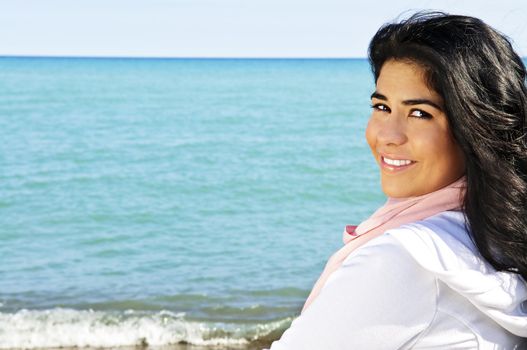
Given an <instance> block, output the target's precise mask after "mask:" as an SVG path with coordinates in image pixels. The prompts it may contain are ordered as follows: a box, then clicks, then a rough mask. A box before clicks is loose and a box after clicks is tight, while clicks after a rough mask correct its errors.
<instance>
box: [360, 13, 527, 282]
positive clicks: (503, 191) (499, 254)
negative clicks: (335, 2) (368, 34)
mask: <svg viewBox="0 0 527 350" xmlns="http://www.w3.org/2000/svg"><path fill="white" fill-rule="evenodd" d="M392 59H393V60H402V61H409V62H412V63H415V64H418V65H419V66H421V67H422V68H423V69H424V70H425V72H426V77H427V83H428V85H429V87H430V88H432V89H433V90H435V91H436V92H437V93H438V94H439V95H441V96H442V98H443V99H444V105H445V112H446V115H447V118H448V121H449V125H450V128H451V130H452V133H453V135H454V138H455V140H456V141H457V143H458V144H459V146H460V147H461V149H462V151H463V153H464V155H465V162H466V178H467V188H466V191H465V196H464V199H463V209H464V213H465V217H466V218H467V226H468V227H467V229H468V231H469V232H470V235H471V238H472V240H473V242H474V244H475V245H476V247H477V249H478V251H479V253H480V254H481V255H482V256H483V257H484V258H485V259H486V260H487V261H488V262H489V263H490V264H491V265H492V266H493V267H494V268H495V269H496V270H498V271H510V272H514V273H518V274H519V275H521V276H522V277H523V278H524V280H526V281H527V209H526V208H527V88H526V85H525V83H526V82H525V78H526V71H525V65H524V64H523V62H522V60H521V58H520V57H519V56H518V54H516V53H515V52H514V50H513V48H512V45H511V43H510V41H509V40H508V39H507V38H506V37H505V36H504V35H502V34H500V33H499V32H497V31H496V30H495V29H493V28H491V27H490V26H488V25H487V24H485V23H484V22H483V21H481V20H480V19H477V18H473V17H468V16H457V15H449V14H445V13H442V12H420V13H417V14H414V15H413V16H411V17H410V18H408V19H405V20H403V21H401V22H399V23H390V24H386V25H384V26H383V27H381V29H379V31H378V32H377V33H376V34H375V36H374V37H373V39H372V41H371V43H370V46H369V60H370V64H371V68H372V71H373V74H374V77H375V82H377V79H378V77H379V74H380V71H381V68H382V66H383V64H384V63H385V62H386V61H387V60H392Z"/></svg>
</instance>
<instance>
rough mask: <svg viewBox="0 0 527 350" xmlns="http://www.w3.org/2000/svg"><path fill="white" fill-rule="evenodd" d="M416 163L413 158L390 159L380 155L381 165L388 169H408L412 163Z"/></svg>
mask: <svg viewBox="0 0 527 350" xmlns="http://www.w3.org/2000/svg"><path fill="white" fill-rule="evenodd" d="M415 163H417V162H416V161H414V160H410V159H391V158H387V157H384V156H381V166H382V167H383V168H384V169H386V170H389V171H392V172H393V171H401V170H405V169H408V168H409V167H411V166H412V165H414V164H415Z"/></svg>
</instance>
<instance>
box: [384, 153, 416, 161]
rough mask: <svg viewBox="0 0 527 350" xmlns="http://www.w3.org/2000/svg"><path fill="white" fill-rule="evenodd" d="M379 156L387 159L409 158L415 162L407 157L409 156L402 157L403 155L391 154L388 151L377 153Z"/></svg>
mask: <svg viewBox="0 0 527 350" xmlns="http://www.w3.org/2000/svg"><path fill="white" fill-rule="evenodd" d="M379 154H380V156H381V158H388V159H393V160H410V161H412V162H415V160H413V159H411V158H409V157H403V156H396V155H393V154H388V153H379Z"/></svg>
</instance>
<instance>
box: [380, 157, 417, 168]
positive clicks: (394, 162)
mask: <svg viewBox="0 0 527 350" xmlns="http://www.w3.org/2000/svg"><path fill="white" fill-rule="evenodd" d="M383 159H384V162H385V163H386V164H389V165H394V166H403V165H408V164H411V163H412V161H411V160H407V159H389V158H385V157H383Z"/></svg>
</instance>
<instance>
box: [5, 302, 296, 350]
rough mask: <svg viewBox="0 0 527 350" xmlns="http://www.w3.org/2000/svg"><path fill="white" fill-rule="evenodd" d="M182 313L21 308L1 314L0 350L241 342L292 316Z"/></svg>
mask: <svg viewBox="0 0 527 350" xmlns="http://www.w3.org/2000/svg"><path fill="white" fill-rule="evenodd" d="M184 316H185V315H184V314H183V313H173V312H170V311H161V312H157V313H145V312H138V311H133V310H129V311H126V312H120V313H112V312H108V311H93V310H72V309H62V308H57V309H52V310H20V311H18V312H16V313H0V349H6V348H24V349H34V348H43V347H73V346H77V347H87V346H90V347H116V346H134V345H146V344H148V345H152V346H160V345H170V344H176V343H180V342H186V343H190V344H195V345H202V346H214V345H243V344H247V343H249V342H251V341H254V340H257V339H259V338H261V337H265V336H266V335H268V334H270V333H271V332H273V331H276V330H277V329H280V328H285V327H287V325H288V324H289V323H290V322H291V319H289V318H288V319H283V320H279V321H276V322H269V323H264V324H252V325H251V324H245V325H243V324H242V325H240V324H224V323H205V322H195V321H188V320H185V318H184Z"/></svg>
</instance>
